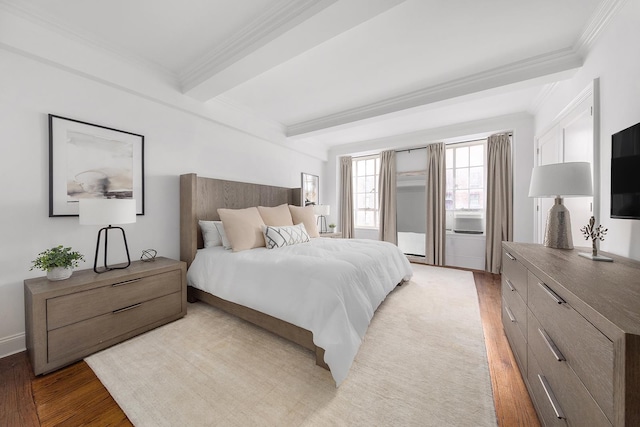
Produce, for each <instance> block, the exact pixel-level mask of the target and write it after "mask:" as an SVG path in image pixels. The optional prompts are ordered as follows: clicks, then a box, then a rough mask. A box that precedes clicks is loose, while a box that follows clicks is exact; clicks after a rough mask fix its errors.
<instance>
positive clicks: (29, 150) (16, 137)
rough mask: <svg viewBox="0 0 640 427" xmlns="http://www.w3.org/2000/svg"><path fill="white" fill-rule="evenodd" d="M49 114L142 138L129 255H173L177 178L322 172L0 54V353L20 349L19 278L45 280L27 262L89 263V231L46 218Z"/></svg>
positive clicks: (283, 179) (194, 118) (120, 93)
mask: <svg viewBox="0 0 640 427" xmlns="http://www.w3.org/2000/svg"><path fill="white" fill-rule="evenodd" d="M48 113H52V114H56V115H60V116H63V117H69V118H73V119H77V120H81V121H86V122H89V123H95V124H99V125H104V126H108V127H112V128H116V129H120V130H125V131H129V132H133V133H138V134H142V135H144V136H145V147H144V149H145V210H146V213H145V215H144V216H139V217H138V220H137V222H136V223H135V224H130V225H126V226H124V228H125V230H126V233H127V240H128V243H129V250H130V253H131V257H132V259H137V258H139V256H140V253H141V251H142V250H143V249H146V248H154V249H156V250H157V251H158V255H161V256H166V257H171V258H176V259H177V258H179V250H180V243H179V229H178V227H179V175H180V174H183V173H190V172H195V173H198V174H199V175H202V176H208V177H214V178H223V179H230V180H239V181H247V182H256V183H264V184H269V185H278V186H287V187H299V186H300V173H301V172H303V171H304V172H308V173H312V174H317V175H322V173H321V172H322V168H323V163H324V162H322V161H321V160H318V159H317V158H313V157H309V156H306V155H304V154H301V153H300V152H298V151H294V150H291V149H289V148H287V147H284V146H282V145H280V144H273V143H270V142H268V141H266V140H264V139H259V138H257V137H255V136H251V135H249V134H248V133H244V132H241V131H238V130H236V129H233V128H231V127H229V126H225V125H221V124H219V123H217V122H216V121H214V120H208V119H206V118H203V117H202V116H201V115H196V114H192V113H189V112H186V111H185V110H184V109H175V108H172V107H170V106H168V105H167V104H165V103H162V102H157V101H153V100H150V99H149V98H147V97H143V96H138V95H135V94H132V93H131V92H130V91H127V90H121V89H118V88H116V87H114V85H110V84H108V83H102V82H98V81H96V80H92V79H89V78H86V77H82V76H81V75H78V74H75V73H73V72H70V71H67V70H66V69H64V68H61V67H57V66H53V65H50V64H49V63H47V62H38V61H37V60H35V59H31V58H30V57H28V56H23V55H20V54H17V53H13V52H12V51H9V50H3V49H0V147H1V148H0V150H1V152H0V172H1V178H0V180H1V181H0V182H1V183H2V197H1V198H0V227H1V228H0V242H1V243H0V271H2V275H0V357H2V356H3V355H7V354H10V353H13V352H17V351H21V350H23V349H24V347H25V340H24V330H25V327H24V307H23V305H24V304H23V280H24V279H26V278H30V277H37V276H42V275H43V274H44V273H43V272H40V271H29V268H30V266H31V260H33V259H34V258H35V256H36V255H37V254H38V253H39V252H40V251H42V250H44V249H47V248H49V247H52V246H55V245H58V244H63V245H65V246H72V247H73V248H74V249H76V250H78V251H80V252H81V253H83V254H84V255H85V257H86V258H87V262H86V263H84V264H82V265H81V268H91V267H92V262H93V256H94V250H95V243H96V234H97V230H98V227H91V226H80V225H79V224H78V219H77V218H49V217H48V199H49V193H48V179H49V170H48V125H47V114H48ZM322 184H323V183H322V182H321V186H322ZM122 258H123V259H124V257H122ZM123 259H110V261H113V262H118V261H122V260H123Z"/></svg>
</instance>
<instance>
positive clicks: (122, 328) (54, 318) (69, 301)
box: [24, 257, 187, 375]
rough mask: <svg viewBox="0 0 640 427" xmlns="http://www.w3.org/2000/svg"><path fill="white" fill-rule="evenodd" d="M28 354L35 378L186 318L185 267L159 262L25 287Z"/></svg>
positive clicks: (27, 283) (30, 282) (88, 272)
mask: <svg viewBox="0 0 640 427" xmlns="http://www.w3.org/2000/svg"><path fill="white" fill-rule="evenodd" d="M24 293H25V298H24V301H25V323H26V325H25V326H26V341H27V352H28V354H29V358H30V360H31V365H32V367H33V370H34V372H35V374H36V375H39V374H43V373H47V372H51V371H53V370H55V369H58V368H60V367H62V366H65V365H68V364H70V363H72V362H75V361H77V360H80V359H82V358H83V357H85V356H88V355H90V354H92V353H94V352H96V351H99V350H102V349H104V348H107V347H109V346H111V345H114V344H116V343H119V342H121V341H124V340H126V339H128V338H131V337H133V336H135V335H139V334H141V333H143V332H146V331H148V330H150V329H153V328H156V327H158V326H160V325H163V324H165V323H168V322H171V321H173V320H176V319H178V318H180V317H182V316H184V315H185V314H186V313H187V284H186V263H184V262H182V261H175V260H172V259H168V258H162V257H158V258H156V259H155V260H154V261H152V262H142V261H135V262H132V263H131V266H129V267H128V268H126V269H123V270H112V271H108V272H105V273H101V274H97V273H95V272H94V271H93V270H91V269H88V270H79V271H75V272H74V273H73V275H72V276H71V277H70V278H69V279H66V280H61V281H49V280H47V278H46V277H39V278H35V279H28V280H25V281H24Z"/></svg>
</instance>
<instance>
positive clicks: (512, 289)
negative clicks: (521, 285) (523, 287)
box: [505, 279, 516, 292]
mask: <svg viewBox="0 0 640 427" xmlns="http://www.w3.org/2000/svg"><path fill="white" fill-rule="evenodd" d="M505 281H506V282H507V286H508V287H509V289H510V290H511V291H512V292H513V291H515V290H516V288H514V287H513V285H512V284H511V281H510V280H509V279H505Z"/></svg>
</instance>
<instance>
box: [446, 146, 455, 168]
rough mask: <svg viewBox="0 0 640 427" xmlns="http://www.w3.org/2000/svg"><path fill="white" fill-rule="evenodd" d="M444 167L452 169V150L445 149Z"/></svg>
mask: <svg viewBox="0 0 640 427" xmlns="http://www.w3.org/2000/svg"><path fill="white" fill-rule="evenodd" d="M445 156H446V157H445V165H446V166H445V167H447V168H452V167H453V148H447V149H446V151H445Z"/></svg>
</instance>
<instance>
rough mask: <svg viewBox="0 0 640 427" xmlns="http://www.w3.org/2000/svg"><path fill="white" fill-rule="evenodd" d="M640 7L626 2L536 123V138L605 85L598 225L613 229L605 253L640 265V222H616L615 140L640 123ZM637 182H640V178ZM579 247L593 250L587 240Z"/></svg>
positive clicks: (580, 240) (602, 92) (579, 238)
mask: <svg viewBox="0 0 640 427" xmlns="http://www.w3.org/2000/svg"><path fill="white" fill-rule="evenodd" d="M638 22H640V2H638V1H629V2H626V3H625V5H624V6H623V8H622V9H621V10H620V11H619V12H618V13H617V14H616V16H615V17H614V19H613V21H612V22H610V23H609V25H608V26H607V28H606V30H605V31H604V33H603V34H602V35H601V36H600V37H599V38H598V40H597V41H596V43H595V44H594V46H593V47H592V48H591V49H590V52H589V54H588V55H587V57H586V58H585V63H584V66H583V67H582V68H581V69H580V70H579V71H578V72H577V73H576V74H575V75H574V77H573V78H571V79H570V80H568V81H565V82H562V83H561V84H559V85H558V86H557V88H556V89H555V90H554V92H553V94H552V95H551V96H550V97H549V99H548V100H547V101H546V102H545V103H544V104H543V105H542V107H541V109H540V110H539V112H538V113H537V114H536V118H535V120H536V121H535V128H536V134H538V133H540V132H542V131H543V130H544V129H545V128H547V127H548V126H549V125H550V124H551V123H552V121H553V120H554V118H555V117H556V116H557V115H558V114H559V113H560V112H561V111H562V109H563V108H564V107H565V106H566V105H567V104H569V103H570V102H571V101H572V100H573V99H574V98H575V97H576V96H577V95H578V94H579V93H580V92H581V91H582V90H583V89H584V88H585V87H587V85H589V84H590V83H591V81H592V80H593V79H595V78H599V79H600V178H601V179H600V182H599V183H595V185H599V186H600V210H599V216H598V223H601V224H602V225H603V226H604V227H606V228H608V229H609V232H608V234H607V236H606V237H605V240H604V241H603V242H601V243H600V248H601V249H602V250H604V251H607V252H612V253H615V254H619V255H622V256H627V257H630V258H634V259H637V260H640V221H639V220H628V219H611V217H610V208H611V206H610V203H611V200H610V185H611V135H612V134H614V133H616V132H618V131H620V130H622V129H625V128H627V127H629V126H631V125H634V124H636V123H638V122H640V78H639V76H640V55H639V54H638V52H637V48H636V47H634V46H635V44H636V42H637V41H638V40H640V26H639V25H638ZM635 179H638V177H636V178H635ZM573 240H574V244H575V245H582V246H590V242H585V241H584V240H583V238H582V236H573Z"/></svg>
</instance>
